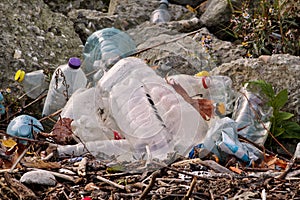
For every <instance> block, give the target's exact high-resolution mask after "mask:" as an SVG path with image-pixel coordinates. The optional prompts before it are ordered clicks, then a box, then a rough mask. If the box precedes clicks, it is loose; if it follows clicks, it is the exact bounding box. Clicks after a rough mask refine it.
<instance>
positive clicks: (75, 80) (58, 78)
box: [42, 57, 87, 116]
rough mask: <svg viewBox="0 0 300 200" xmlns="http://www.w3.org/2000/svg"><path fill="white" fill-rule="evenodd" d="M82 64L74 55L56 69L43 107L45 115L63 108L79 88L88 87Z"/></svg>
mask: <svg viewBox="0 0 300 200" xmlns="http://www.w3.org/2000/svg"><path fill="white" fill-rule="evenodd" d="M80 66H81V61H80V59H79V58H76V57H72V58H70V59H69V62H68V64H65V65H61V66H59V67H58V68H57V69H56V70H55V71H54V73H53V75H52V78H51V82H50V85H49V91H48V94H47V98H46V100H45V104H44V108H43V113H42V114H43V116H46V115H50V114H52V113H54V112H55V111H57V110H59V109H61V108H63V107H64V106H65V104H66V103H67V101H68V100H69V98H70V96H71V95H72V94H73V93H74V92H75V91H76V90H77V89H79V88H84V87H86V84H87V78H86V76H85V74H84V72H83V71H82V70H81V68H80Z"/></svg>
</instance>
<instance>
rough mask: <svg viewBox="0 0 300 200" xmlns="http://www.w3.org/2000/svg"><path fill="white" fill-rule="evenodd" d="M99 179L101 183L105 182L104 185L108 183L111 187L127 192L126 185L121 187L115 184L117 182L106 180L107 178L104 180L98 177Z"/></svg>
mask: <svg viewBox="0 0 300 200" xmlns="http://www.w3.org/2000/svg"><path fill="white" fill-rule="evenodd" d="M97 179H98V180H100V181H103V182H104V183H107V184H109V185H111V186H114V187H116V188H119V189H121V190H125V186H124V185H119V184H117V183H115V182H113V181H110V180H108V179H106V178H103V177H101V176H97Z"/></svg>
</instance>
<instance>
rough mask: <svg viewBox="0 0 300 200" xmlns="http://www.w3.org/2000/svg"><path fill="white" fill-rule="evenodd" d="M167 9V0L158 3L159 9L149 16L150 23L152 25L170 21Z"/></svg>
mask: <svg viewBox="0 0 300 200" xmlns="http://www.w3.org/2000/svg"><path fill="white" fill-rule="evenodd" d="M168 8H169V2H168V1H167V0H161V1H160V2H159V7H158V8H157V9H156V10H154V11H153V12H152V14H151V22H152V23H154V24H158V23H165V22H169V21H170V20H171V15H170V13H169V10H168Z"/></svg>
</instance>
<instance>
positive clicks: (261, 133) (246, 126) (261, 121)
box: [232, 85, 272, 145]
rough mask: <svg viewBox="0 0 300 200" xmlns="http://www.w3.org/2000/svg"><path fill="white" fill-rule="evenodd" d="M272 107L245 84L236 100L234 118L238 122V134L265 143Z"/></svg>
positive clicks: (255, 141) (258, 142)
mask: <svg viewBox="0 0 300 200" xmlns="http://www.w3.org/2000/svg"><path fill="white" fill-rule="evenodd" d="M271 116H272V107H270V106H268V105H266V101H264V99H263V98H262V96H261V95H259V93H258V92H257V91H256V92H255V88H249V87H248V85H245V86H244V87H243V88H242V89H241V92H240V95H239V97H238V99H237V101H236V105H235V108H234V112H233V114H232V119H234V120H235V121H236V122H237V128H238V134H239V135H242V136H244V137H245V138H247V139H249V140H251V141H252V142H254V143H256V144H259V145H264V143H265V141H266V139H267V137H268V130H269V129H270V127H271V123H270V117H271Z"/></svg>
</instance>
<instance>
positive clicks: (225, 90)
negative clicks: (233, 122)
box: [167, 74, 235, 116]
mask: <svg viewBox="0 0 300 200" xmlns="http://www.w3.org/2000/svg"><path fill="white" fill-rule="evenodd" d="M167 80H168V81H172V80H173V81H175V83H177V84H180V86H182V87H183V89H184V90H185V91H186V92H187V93H188V95H189V96H190V97H191V98H194V99H201V98H204V99H209V100H212V101H213V104H214V106H215V110H214V113H215V115H217V116H223V115H225V114H227V113H229V112H231V111H232V107H233V101H234V97H235V95H234V91H233V89H232V87H231V86H232V81H231V79H230V78H229V77H227V76H200V77H199V76H191V75H185V74H179V75H173V76H169V77H167Z"/></svg>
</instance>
